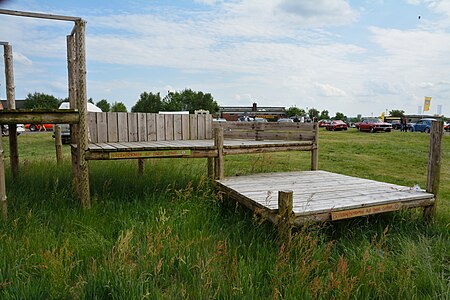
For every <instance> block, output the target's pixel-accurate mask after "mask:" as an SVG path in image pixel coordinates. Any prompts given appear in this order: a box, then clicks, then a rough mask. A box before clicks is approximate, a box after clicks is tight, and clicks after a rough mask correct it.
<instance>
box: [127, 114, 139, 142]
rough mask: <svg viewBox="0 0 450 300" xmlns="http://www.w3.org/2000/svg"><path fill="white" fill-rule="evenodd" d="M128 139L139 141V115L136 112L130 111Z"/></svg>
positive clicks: (128, 115)
mask: <svg viewBox="0 0 450 300" xmlns="http://www.w3.org/2000/svg"><path fill="white" fill-rule="evenodd" d="M127 118H128V141H129V142H136V141H138V122H137V119H138V117H137V115H136V114H134V113H128V114H127Z"/></svg>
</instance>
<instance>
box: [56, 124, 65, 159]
mask: <svg viewBox="0 0 450 300" xmlns="http://www.w3.org/2000/svg"><path fill="white" fill-rule="evenodd" d="M55 148H56V163H57V164H58V165H61V163H62V159H63V158H62V140H61V126H59V124H55Z"/></svg>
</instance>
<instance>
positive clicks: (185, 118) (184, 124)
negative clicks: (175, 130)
mask: <svg viewBox="0 0 450 300" xmlns="http://www.w3.org/2000/svg"><path fill="white" fill-rule="evenodd" d="M189 120H190V118H189V115H181V134H182V139H183V140H189V139H190V136H189V133H190V132H189ZM211 138H212V137H211Z"/></svg>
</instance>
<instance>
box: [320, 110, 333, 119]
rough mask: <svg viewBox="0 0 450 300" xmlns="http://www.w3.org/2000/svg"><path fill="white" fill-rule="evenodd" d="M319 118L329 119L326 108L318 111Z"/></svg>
mask: <svg viewBox="0 0 450 300" xmlns="http://www.w3.org/2000/svg"><path fill="white" fill-rule="evenodd" d="M319 119H320V120H327V119H331V118H330V115H329V112H328V110H322V112H321V113H320V116H319Z"/></svg>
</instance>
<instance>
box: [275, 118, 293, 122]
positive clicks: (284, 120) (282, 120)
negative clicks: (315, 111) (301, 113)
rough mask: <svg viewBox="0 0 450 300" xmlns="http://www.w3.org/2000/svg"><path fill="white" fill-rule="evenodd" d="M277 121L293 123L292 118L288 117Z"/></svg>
mask: <svg viewBox="0 0 450 300" xmlns="http://www.w3.org/2000/svg"><path fill="white" fill-rule="evenodd" d="M277 122H278V123H294V120H293V119H289V118H281V119H278V120H277Z"/></svg>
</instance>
